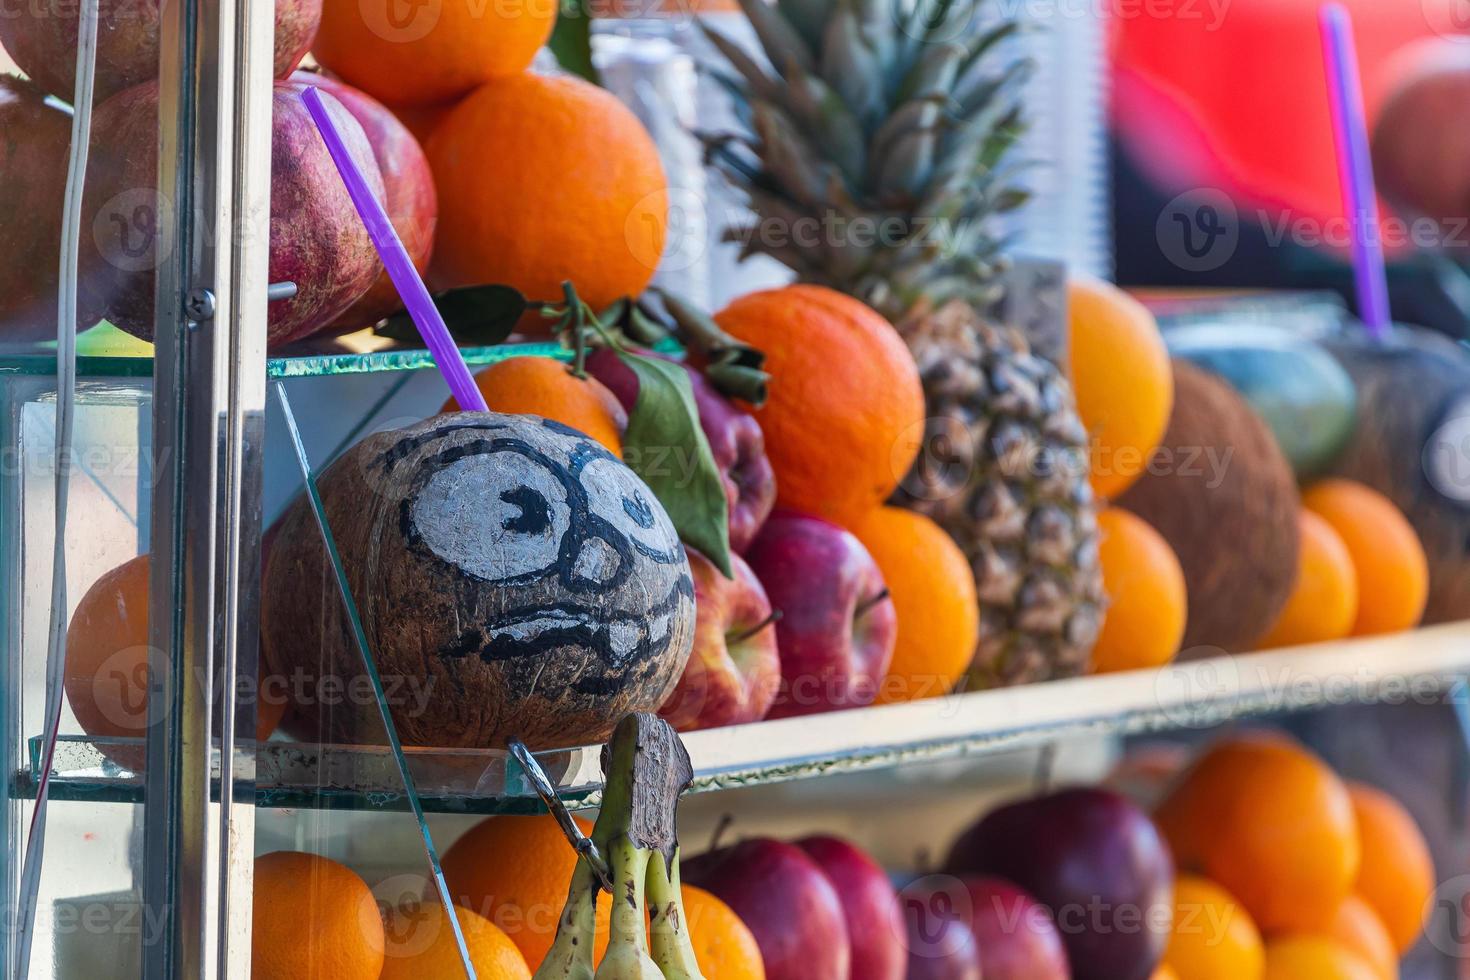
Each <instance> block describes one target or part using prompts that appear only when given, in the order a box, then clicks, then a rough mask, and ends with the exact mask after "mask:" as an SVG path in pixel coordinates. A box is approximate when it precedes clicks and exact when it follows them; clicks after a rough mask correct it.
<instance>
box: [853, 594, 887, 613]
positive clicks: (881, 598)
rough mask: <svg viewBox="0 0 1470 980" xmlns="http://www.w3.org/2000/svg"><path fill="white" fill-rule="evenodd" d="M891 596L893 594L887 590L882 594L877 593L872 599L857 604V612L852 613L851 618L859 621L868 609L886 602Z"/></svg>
mask: <svg viewBox="0 0 1470 980" xmlns="http://www.w3.org/2000/svg"><path fill="white" fill-rule="evenodd" d="M892 594H893V593H892V592H890V591H889V590H888V589H884V590H883V591H882V592H879V593H878V594H877V595H875V596H873V598H871V599H865V600H864V601H862V602H860V603H858V607H857V611H856V612H855V613H853V618H854V619H861V618H862V616H863V614H864V613H866V612H867V611H868V610H869V609H872V608H873V607H874V606H876V605H877V604H878V603H880V602H887V601H888V598H889V597H890V596H891V595H892Z"/></svg>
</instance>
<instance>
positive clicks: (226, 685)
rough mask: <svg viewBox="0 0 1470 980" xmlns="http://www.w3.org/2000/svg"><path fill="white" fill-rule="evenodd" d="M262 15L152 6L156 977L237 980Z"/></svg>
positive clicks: (241, 968)
mask: <svg viewBox="0 0 1470 980" xmlns="http://www.w3.org/2000/svg"><path fill="white" fill-rule="evenodd" d="M273 12H274V4H273V3H271V2H269V0H165V3H164V5H163V8H162V13H163V31H162V52H163V53H162V60H161V66H160V69H161V71H160V91H161V99H160V123H161V137H160V140H161V141H160V152H159V174H158V181H159V185H158V186H159V189H160V193H161V195H162V199H163V200H164V201H167V202H169V203H170V204H171V205H172V206H173V208H174V218H175V220H176V221H177V233H176V235H175V249H174V252H173V253H172V254H170V255H167V256H162V257H161V262H160V265H159V268H158V283H157V294H156V295H157V323H156V329H155V337H156V345H155V365H154V442H153V446H154V454H155V455H154V459H155V464H154V465H155V472H156V473H157V475H158V477H159V479H158V481H157V483H156V488H157V489H156V491H155V496H154V499H153V525H152V535H151V537H152V546H151V552H152V554H153V556H154V561H153V569H152V574H153V578H152V581H151V589H152V592H151V606H150V614H151V632H152V637H151V643H152V645H153V646H154V647H155V648H156V649H157V650H158V651H160V654H159V657H158V663H157V665H156V668H157V669H156V672H155V678H154V684H153V687H152V690H151V692H150V701H149V712H150V725H149V745H148V765H147V786H146V813H145V822H146V827H145V845H144V846H145V852H146V853H145V868H146V869H147V870H146V874H147V879H146V881H145V882H144V901H145V903H146V904H147V906H148V908H149V910H150V911H151V912H152V913H153V914H154V915H155V918H154V919H153V921H159V922H164V923H166V924H167V928H166V929H165V931H164V935H162V936H158V937H152V941H150V942H148V943H146V944H145V948H144V970H145V975H146V976H147V977H149V978H169V980H173V978H188V980H194V978H200V980H204V978H210V980H215V978H219V980H234V978H238V977H248V976H249V975H250V904H251V881H252V871H251V869H252V853H253V846H254V836H255V835H254V800H253V797H252V787H253V780H254V752H255V745H254V741H253V740H254V729H255V713H256V712H255V710H254V709H255V704H254V699H253V698H252V699H249V700H248V701H246V702H242V703H241V704H240V705H239V708H238V710H237V708H236V702H235V694H236V692H237V691H238V690H239V689H240V688H239V687H238V686H237V685H238V683H239V680H240V679H241V678H246V679H248V680H249V682H251V683H252V684H253V682H254V679H255V676H256V658H257V647H258V622H259V617H258V613H257V606H258V600H259V587H260V522H261V512H260V494H261V485H262V475H261V469H262V467H261V459H262V457H261V452H262V442H263V438H264V431H265V323H266V285H267V259H268V248H269V243H268V229H269V218H270V143H271V61H272V54H271V48H272V34H273ZM161 217H162V216H161ZM248 689H250V690H253V687H250V688H248ZM216 779H217V782H216ZM212 789H213V791H214V795H212Z"/></svg>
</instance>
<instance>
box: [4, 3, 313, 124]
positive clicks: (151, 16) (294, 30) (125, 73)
mask: <svg viewBox="0 0 1470 980" xmlns="http://www.w3.org/2000/svg"><path fill="white" fill-rule="evenodd" d="M81 6H82V5H81V4H80V3H77V2H74V0H68V2H63V0H32V2H27V3H17V4H15V5H13V6H12V7H10V8H8V9H6V10H4V11H3V12H0V44H3V45H4V47H5V51H6V53H7V54H9V55H10V57H11V59H12V60H13V61H14V62H15V63H16V64H17V65H19V66H20V69H21V71H23V72H25V73H26V74H27V75H29V76H31V78H32V79H33V80H34V81H35V82H36V84H37V85H40V86H41V87H42V88H43V89H45V90H46V91H47V92H49V93H51V94H52V95H54V96H56V97H57V98H59V99H61V100H62V101H63V102H71V101H73V96H74V91H73V90H74V89H75V86H76V74H77V14H78V11H79V10H80V9H81ZM160 6H161V4H160V3H159V2H158V0H100V3H99V21H98V35H97V79H96V82H95V85H96V97H97V99H98V100H102V99H105V98H107V97H109V96H111V95H115V94H116V93H118V92H121V91H122V90H123V89H127V88H132V87H133V86H134V85H140V84H142V83H143V82H151V81H153V80H154V79H156V78H158V64H159V41H158V38H159V8H160ZM275 9H276V29H275V72H276V77H277V78H285V77H286V76H287V75H289V74H291V72H292V71H293V70H295V68H296V66H297V65H299V64H301V59H302V58H304V57H305V56H306V52H307V50H308V49H309V48H310V47H311V44H312V42H313V41H314V40H316V30H317V27H318V26H319V25H320V24H321V20H322V0H276V8H275Z"/></svg>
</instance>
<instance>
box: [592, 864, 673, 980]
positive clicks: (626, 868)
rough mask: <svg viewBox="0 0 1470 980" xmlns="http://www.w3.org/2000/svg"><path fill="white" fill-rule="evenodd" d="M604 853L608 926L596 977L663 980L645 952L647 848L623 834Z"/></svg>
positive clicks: (603, 978) (597, 979)
mask: <svg viewBox="0 0 1470 980" xmlns="http://www.w3.org/2000/svg"><path fill="white" fill-rule="evenodd" d="M605 853H607V857H608V866H609V867H610V868H611V869H612V877H613V903H612V930H611V935H610V936H609V938H608V943H607V953H606V954H604V955H603V957H602V963H601V964H599V965H598V967H597V977H596V980H665V978H664V974H663V972H662V971H661V970H659V968H658V964H657V963H655V962H654V961H653V957H651V956H649V955H648V934H647V932H646V924H645V921H644V920H645V916H644V911H643V896H644V882H645V880H646V879H647V877H648V863H649V862H648V858H649V852H648V851H646V850H644V849H642V848H640V847H638V846H637V845H636V844H634V843H633V839H632V838H631V837H628V836H627V835H624V836H622V837H620V838H618V839H617V840H615V841H613V842H611V844H610V846H609V848H608V851H607V852H605Z"/></svg>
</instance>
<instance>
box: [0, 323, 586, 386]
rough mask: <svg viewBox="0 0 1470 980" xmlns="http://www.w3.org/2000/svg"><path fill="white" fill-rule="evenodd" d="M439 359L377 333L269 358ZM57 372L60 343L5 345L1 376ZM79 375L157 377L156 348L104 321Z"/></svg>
mask: <svg viewBox="0 0 1470 980" xmlns="http://www.w3.org/2000/svg"><path fill="white" fill-rule="evenodd" d="M460 350H461V352H462V353H463V354H464V357H465V360H466V361H467V362H468V363H470V364H471V365H482V364H491V363H494V362H495V361H500V360H504V359H505V358H507V357H515V356H518V355H525V354H541V355H545V356H547V357H560V358H568V357H570V354H569V352H568V351H566V350H565V349H564V348H563V347H562V346H561V345H560V344H557V343H554V342H539V343H538V342H526V343H505V344H500V345H498V346H494V347H463V348H461V349H460ZM433 367H434V360H433V357H432V356H431V355H430V354H429V352H428V351H427V350H425V349H423V348H420V347H410V346H404V345H403V344H401V343H398V342H397V341H393V340H389V339H387V338H385V337H379V336H377V335H376V334H374V333H373V332H372V331H371V330H359V331H358V332H356V333H351V334H345V335H343V336H340V337H326V338H321V339H318V338H309V339H307V340H304V341H302V342H300V343H298V344H293V345H291V346H289V347H287V348H285V349H284V350H281V351H278V352H276V353H275V354H274V355H273V356H272V357H270V358H268V359H267V360H266V375H267V376H268V377H271V378H311V377H327V376H332V375H341V374H372V373H378V372H383V371H417V370H421V369H424V368H433ZM55 374H56V343H55V342H54V341H52V342H51V343H49V344H36V345H29V346H24V347H16V346H9V347H6V346H0V377H3V376H5V375H27V376H33V377H44V376H47V375H50V376H54V375H55ZM77 376H78V377H82V378H151V377H152V376H153V345H152V344H149V343H146V342H144V341H141V340H139V339H137V338H136V337H132V336H130V335H128V334H126V333H123V332H122V331H121V330H118V329H117V328H116V327H113V326H112V325H111V324H108V323H101V324H98V325H97V326H95V327H93V328H92V329H90V330H88V331H86V332H85V333H83V334H81V335H80V336H79V337H78V338H77Z"/></svg>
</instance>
